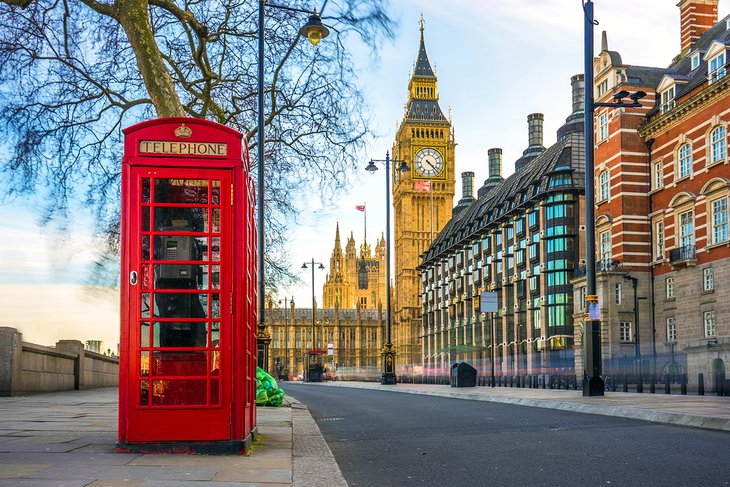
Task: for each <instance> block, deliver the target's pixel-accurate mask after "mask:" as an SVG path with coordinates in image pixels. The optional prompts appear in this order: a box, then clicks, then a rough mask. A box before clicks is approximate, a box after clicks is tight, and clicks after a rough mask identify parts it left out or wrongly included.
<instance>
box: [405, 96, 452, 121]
mask: <svg viewBox="0 0 730 487" xmlns="http://www.w3.org/2000/svg"><path fill="white" fill-rule="evenodd" d="M406 119H407V120H413V121H417V122H418V123H419V124H420V123H436V124H447V125H448V121H447V120H446V117H444V113H443V112H442V111H441V107H440V106H439V102H438V100H419V99H411V100H410V102H409V103H408V108H407V111H406Z"/></svg>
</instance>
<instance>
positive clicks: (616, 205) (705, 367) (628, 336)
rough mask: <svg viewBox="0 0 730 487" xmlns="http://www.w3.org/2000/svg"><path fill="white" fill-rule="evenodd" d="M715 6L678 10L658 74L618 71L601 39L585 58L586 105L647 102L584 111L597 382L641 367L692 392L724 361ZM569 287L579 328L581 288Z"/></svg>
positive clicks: (729, 292)
mask: <svg viewBox="0 0 730 487" xmlns="http://www.w3.org/2000/svg"><path fill="white" fill-rule="evenodd" d="M717 4H718V0H682V1H680V2H679V4H678V7H679V13H680V25H681V39H680V45H681V52H680V53H679V55H678V56H677V57H676V58H675V59H674V60H672V61H671V64H669V67H667V68H652V67H642V66H633V65H626V64H624V63H623V61H622V58H621V56H620V55H619V53H617V52H615V51H610V50H609V49H608V42H607V38H606V35H605V33H604V35H603V39H602V43H601V44H602V45H601V52H600V54H599V55H598V56H597V57H596V58H595V60H594V72H595V73H596V74H595V78H594V80H595V83H594V97H595V100H596V101H611V100H612V97H613V95H614V94H615V93H617V92H619V91H621V90H627V91H629V92H636V91H639V90H640V91H645V92H646V93H647V94H648V96H646V97H645V98H643V99H642V100H641V103H642V107H641V108H638V109H631V108H629V109H627V108H598V109H596V112H595V130H596V132H595V141H596V145H595V181H596V187H595V200H596V211H595V216H596V247H597V249H596V251H597V255H596V261H597V265H598V269H597V287H598V293H599V301H600V303H601V308H602V317H603V325H602V340H603V347H602V348H603V358H604V369H605V373H606V374H607V375H611V374H615V375H616V374H623V373H624V372H627V371H628V373H631V371H632V370H633V371H636V370H637V368H636V367H637V366H636V364H637V363H641V364H642V370H643V372H644V374H645V375H646V376H647V377H648V375H649V374H650V373H651V372H653V371H654V370H656V372H657V374H659V375H660V378H661V377H664V376H665V375H666V374H667V373H675V372H686V373H687V374H688V379H689V385H690V388H693V387H696V385H697V382H698V377H699V374H700V373H702V374H703V378H704V381H705V386H706V387H710V388H714V387H715V386H716V385H717V384H716V382H717V380H718V377H720V378H724V370H725V364H726V363H727V361H728V359H729V358H730V240H729V238H728V236H729V235H728V211H729V210H728V197H729V195H730V166H728V155H727V137H728V121H729V120H730V89H729V88H728V87H730V76H727V68H726V64H727V56H728V53H727V50H728V48H730V29H729V27H730V23H729V21H730V17H728V18H725V19H723V20H722V21H721V22H718V18H717ZM574 286H575V297H576V299H575V303H576V306H575V311H576V315H575V317H576V319H582V313H583V302H584V300H583V299H582V297H583V296H584V294H585V280H584V279H576V280H575V281H574ZM577 329H579V328H577ZM580 338H581V337H579V336H576V344H578V343H579V342H580ZM637 340H638V343H637ZM579 355H580V354H577V356H579ZM577 361H578V362H580V359H577ZM576 370H578V371H580V370H583V367H582V364H581V363H576ZM718 374H719V376H718Z"/></svg>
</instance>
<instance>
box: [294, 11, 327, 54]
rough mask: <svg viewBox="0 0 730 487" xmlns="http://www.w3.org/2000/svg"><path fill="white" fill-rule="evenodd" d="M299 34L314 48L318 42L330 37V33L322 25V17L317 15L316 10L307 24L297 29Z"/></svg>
mask: <svg viewBox="0 0 730 487" xmlns="http://www.w3.org/2000/svg"><path fill="white" fill-rule="evenodd" d="M299 34H300V35H302V36H304V37H306V38H307V39H309V42H311V43H312V45H313V46H316V45H317V44H319V41H321V40H322V39H324V38H325V37H327V36H328V35H330V31H329V29H328V28H327V27H325V26H324V25H323V24H322V17H320V16H319V14H318V13H317V9H314V11H313V12H312V15H310V16H309V20H308V21H307V23H306V24H304V27H302V28H301V29H299Z"/></svg>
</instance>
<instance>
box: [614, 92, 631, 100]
mask: <svg viewBox="0 0 730 487" xmlns="http://www.w3.org/2000/svg"><path fill="white" fill-rule="evenodd" d="M627 96H629V92H628V91H626V90H621V91H619V92H618V93H614V94H613V99H614V100H621V98H626V97H627Z"/></svg>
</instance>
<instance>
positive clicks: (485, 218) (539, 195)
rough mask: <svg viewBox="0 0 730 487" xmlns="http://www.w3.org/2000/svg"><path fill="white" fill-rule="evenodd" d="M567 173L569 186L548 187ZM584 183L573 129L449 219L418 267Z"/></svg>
mask: <svg viewBox="0 0 730 487" xmlns="http://www.w3.org/2000/svg"><path fill="white" fill-rule="evenodd" d="M558 172H570V173H571V175H572V182H571V185H570V186H568V187H566V186H559V187H550V186H549V185H548V184H549V182H550V176H551V175H553V174H555V173H558ZM584 182H585V149H584V142H583V134H582V132H580V131H575V132H572V133H570V134H568V135H566V136H565V137H564V138H562V139H561V140H560V141H558V142H557V143H555V144H554V145H552V146H551V147H550V148H548V149H546V150H545V152H543V153H542V154H541V155H540V156H538V157H536V158H535V159H533V160H532V161H530V162H529V163H528V164H527V165H526V166H525V168H524V169H523V170H521V171H519V172H516V173H514V174H512V175H511V176H509V177H508V178H507V179H505V180H504V182H503V183H502V184H500V185H498V186H496V187H494V188H493V189H492V190H491V191H488V192H486V193H484V194H482V196H480V197H479V199H477V200H476V201H474V202H473V203H472V204H471V205H469V207H467V208H465V209H463V210H462V211H460V212H458V213H457V214H456V215H455V216H454V217H453V218H452V219H451V220H449V221H448V222H447V223H446V225H445V226H444V228H443V229H442V230H441V232H439V234H438V235H437V236H436V238H435V239H434V241H433V243H432V244H431V246H430V247H429V248H428V250H427V251H426V252H425V253H424V254H423V257H422V262H421V266H424V265H426V264H428V263H432V262H435V261H437V260H439V259H440V258H442V257H445V256H447V255H449V254H450V253H451V250H452V249H453V248H454V247H458V246H461V245H463V244H464V243H467V242H469V241H470V240H471V239H472V238H473V237H474V236H475V235H476V234H478V233H480V232H481V231H482V229H484V228H485V227H488V226H491V225H492V224H494V223H496V222H498V221H500V220H502V219H504V218H507V217H508V216H509V215H510V214H514V213H517V212H520V213H521V212H522V211H524V209H525V208H527V207H530V206H532V205H534V204H535V202H537V201H539V200H541V199H543V198H544V197H545V196H546V195H548V194H550V193H552V192H554V191H556V190H557V191H560V192H565V191H566V190H572V191H578V192H582V191H583V190H584Z"/></svg>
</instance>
